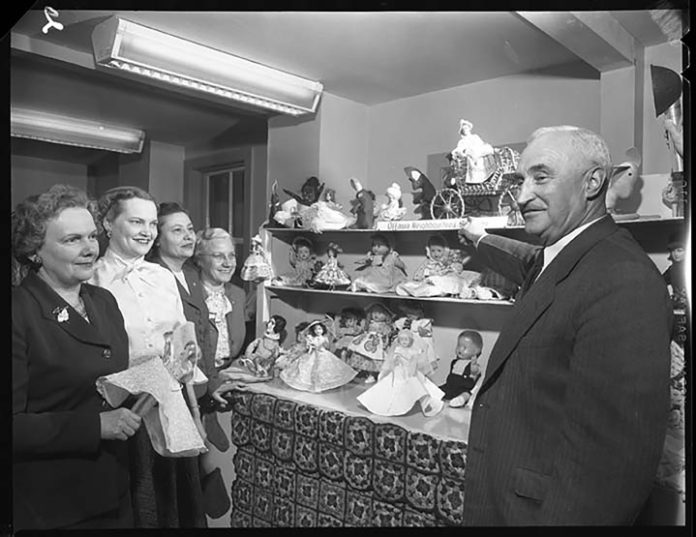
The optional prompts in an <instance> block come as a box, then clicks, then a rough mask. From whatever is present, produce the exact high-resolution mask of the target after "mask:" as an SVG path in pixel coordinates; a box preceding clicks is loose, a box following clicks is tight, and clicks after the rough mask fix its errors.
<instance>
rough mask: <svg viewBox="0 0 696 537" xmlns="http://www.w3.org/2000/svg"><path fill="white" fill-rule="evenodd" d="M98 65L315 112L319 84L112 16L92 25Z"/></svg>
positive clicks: (266, 105) (213, 92)
mask: <svg viewBox="0 0 696 537" xmlns="http://www.w3.org/2000/svg"><path fill="white" fill-rule="evenodd" d="M92 46H93V49H94V59H95V62H96V64H97V65H99V66H102V67H108V68H111V69H119V70H121V71H123V72H124V73H127V74H128V75H131V76H144V77H148V78H150V79H152V80H153V81H157V82H160V83H168V84H174V85H176V86H180V87H183V88H188V89H190V90H194V91H202V92H205V93H208V94H210V95H216V96H218V97H223V98H227V99H232V100H235V101H239V102H241V103H246V104H248V105H252V106H259V107H262V108H268V109H270V110H274V111H276V112H282V113H285V114H291V115H295V116H297V115H301V114H306V113H310V112H315V111H316V108H317V104H318V103H319V98H320V96H321V93H322V90H323V86H322V84H321V83H319V82H314V81H312V80H308V79H306V78H302V77H299V76H296V75H293V74H290V73H286V72H284V71H279V70H277V69H273V68H271V67H267V66H265V65H261V64H260V63H256V62H253V61H250V60H247V59H244V58H240V57H239V56H234V55H232V54H228V53H226V52H222V51H220V50H216V49H213V48H210V47H206V46H204V45H200V44H198V43H194V42H192V41H187V40H185V39H181V38H179V37H175V36H173V35H169V34H166V33H164V32H160V31H158V30H154V29H152V28H148V27H146V26H141V25H140V24H136V23H134V22H131V21H127V20H125V19H121V18H119V17H111V18H110V19H107V20H105V21H104V22H102V23H100V24H98V25H97V26H95V28H94V31H93V32H92Z"/></svg>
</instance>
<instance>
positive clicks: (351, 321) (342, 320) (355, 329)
mask: <svg viewBox="0 0 696 537" xmlns="http://www.w3.org/2000/svg"><path fill="white" fill-rule="evenodd" d="M364 322H365V312H364V311H363V310H362V309H360V308H353V307H347V308H343V309H342V310H341V312H340V313H339V314H338V318H337V319H336V329H335V334H336V335H335V340H334V343H333V352H334V354H336V356H338V357H339V358H340V359H341V360H343V361H344V362H345V361H347V360H348V355H349V353H350V351H349V350H348V346H349V345H350V343H351V341H353V339H355V336H357V335H358V334H360V333H362V332H363V330H364Z"/></svg>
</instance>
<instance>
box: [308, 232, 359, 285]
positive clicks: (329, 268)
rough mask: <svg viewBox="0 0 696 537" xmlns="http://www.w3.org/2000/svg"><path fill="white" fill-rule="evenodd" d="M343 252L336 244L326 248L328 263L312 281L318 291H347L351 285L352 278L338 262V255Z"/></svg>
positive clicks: (331, 243)
mask: <svg viewBox="0 0 696 537" xmlns="http://www.w3.org/2000/svg"><path fill="white" fill-rule="evenodd" d="M342 252H343V250H342V249H341V247H340V246H339V245H338V244H336V243H335V242H330V243H329V245H328V246H327V247H326V257H327V259H326V263H324V265H323V266H322V267H321V269H319V272H317V273H316V275H315V276H314V278H313V279H312V282H311V284H310V285H311V286H312V287H315V288H317V289H330V290H332V291H333V290H334V289H346V288H347V287H348V286H349V285H350V276H348V274H346V272H345V271H344V270H343V265H342V264H341V263H339V262H338V254H339V253H342Z"/></svg>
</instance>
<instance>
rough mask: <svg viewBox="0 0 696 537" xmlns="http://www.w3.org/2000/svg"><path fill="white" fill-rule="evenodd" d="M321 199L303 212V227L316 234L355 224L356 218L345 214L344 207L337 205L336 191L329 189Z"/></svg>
mask: <svg viewBox="0 0 696 537" xmlns="http://www.w3.org/2000/svg"><path fill="white" fill-rule="evenodd" d="M322 197H323V199H320V200H318V201H316V202H315V203H313V204H312V205H310V206H309V207H308V208H306V209H303V210H302V211H301V213H300V214H301V218H302V227H304V228H305V229H311V230H312V231H314V232H315V233H321V232H322V231H325V230H332V229H334V230H335V229H345V228H347V227H350V226H352V225H353V224H354V223H355V220H356V218H355V216H354V215H352V214H345V213H343V207H342V206H341V205H339V204H338V203H336V191H335V190H333V189H332V188H327V189H326V190H325V191H324V194H323V196H322Z"/></svg>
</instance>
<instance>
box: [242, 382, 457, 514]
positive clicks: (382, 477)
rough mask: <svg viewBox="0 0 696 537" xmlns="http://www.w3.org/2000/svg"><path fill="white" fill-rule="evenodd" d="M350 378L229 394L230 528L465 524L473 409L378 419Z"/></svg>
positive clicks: (272, 385)
mask: <svg viewBox="0 0 696 537" xmlns="http://www.w3.org/2000/svg"><path fill="white" fill-rule="evenodd" d="M364 390H365V386H363V385H360V384H355V383H350V384H348V385H346V386H344V387H342V388H339V389H337V390H332V391H331V392H327V393H324V394H308V393H305V392H297V391H295V390H292V389H290V388H288V387H287V386H285V385H284V384H283V383H282V382H281V381H279V380H274V381H272V382H270V383H264V384H256V385H253V387H250V388H249V389H248V391H234V392H232V394H231V397H230V403H231V405H230V406H231V413H230V419H231V441H232V443H233V444H234V445H235V446H236V448H237V449H236V453H235V455H234V459H233V461H234V466H235V473H236V479H235V480H234V482H233V483H232V487H231V499H232V511H231V517H230V524H231V526H232V527H310V526H380V527H381V526H453V525H460V524H461V523H462V522H463V521H462V505H463V497H464V490H465V481H464V472H465V467H466V443H465V441H463V440H462V439H463V438H466V436H467V434H468V422H469V417H470V412H469V410H468V409H453V408H448V407H445V409H444V410H443V411H442V412H441V413H440V414H438V415H437V416H435V417H433V418H425V417H424V416H423V415H422V414H420V413H419V411H418V408H414V410H413V411H412V412H411V413H409V414H408V415H406V416H402V417H393V418H383V417H380V416H373V415H371V414H369V412H367V411H366V410H365V409H362V408H361V407H360V405H359V403H358V402H357V401H356V400H355V397H356V396H357V395H359V394H360V393H362V392H363V391H364Z"/></svg>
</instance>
